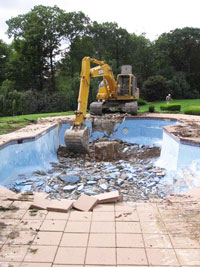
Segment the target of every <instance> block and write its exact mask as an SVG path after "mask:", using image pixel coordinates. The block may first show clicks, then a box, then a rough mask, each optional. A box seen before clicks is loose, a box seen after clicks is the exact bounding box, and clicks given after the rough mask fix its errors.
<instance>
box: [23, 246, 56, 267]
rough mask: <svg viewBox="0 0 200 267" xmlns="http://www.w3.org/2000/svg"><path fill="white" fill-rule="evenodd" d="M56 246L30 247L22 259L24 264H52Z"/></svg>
mask: <svg viewBox="0 0 200 267" xmlns="http://www.w3.org/2000/svg"><path fill="white" fill-rule="evenodd" d="M56 250H57V246H31V247H30V248H28V252H27V254H26V256H25V258H24V261H26V262H40V263H43V262H46V263H47V262H50V263H51V262H53V260H54V257H55V254H56Z"/></svg>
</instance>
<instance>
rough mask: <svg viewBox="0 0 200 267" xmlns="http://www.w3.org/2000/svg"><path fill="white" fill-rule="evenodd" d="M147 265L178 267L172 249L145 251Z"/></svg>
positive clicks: (148, 249)
mask: <svg viewBox="0 0 200 267" xmlns="http://www.w3.org/2000/svg"><path fill="white" fill-rule="evenodd" d="M146 252H147V258H148V261H149V264H152V265H174V266H179V263H178V261H177V258H176V254H175V252H174V250H173V249H164V248H163V249H155V248H154V249H150V248H147V249H146Z"/></svg>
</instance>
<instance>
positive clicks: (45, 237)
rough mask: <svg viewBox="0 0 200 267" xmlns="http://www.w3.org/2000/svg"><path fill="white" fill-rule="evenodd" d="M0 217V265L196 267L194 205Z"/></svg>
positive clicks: (199, 245) (197, 216) (199, 243)
mask: <svg viewBox="0 0 200 267" xmlns="http://www.w3.org/2000/svg"><path fill="white" fill-rule="evenodd" d="M29 204H30V203H29V202H24V201H15V202H13V203H12V202H11V201H4V206H5V205H7V206H8V207H9V205H14V206H17V207H19V209H18V210H14V211H1V213H0V228H1V233H0V247H1V250H0V266H1V267H5V266H7V267H8V266H9V267H11V266H13V267H16V266H17V267H18V266H21V267H25V266H26V267H39V266H41V267H50V266H52V267H58V266H60V267H62V266H63V267H64V266H68V267H69V266H73V267H78V266H79V267H83V266H85V267H89V266H90V267H92V266H95V267H98V266H126V267H128V266H140V267H141V266H157V267H161V266H168V267H173V266H184V267H186V266H200V201H197V200H194V199H192V198H191V199H190V198H189V199H188V198H183V197H179V198H176V197H174V198H173V199H171V200H170V201H169V200H168V201H166V202H165V203H163V202H159V201H158V202H154V203H153V202H148V203H115V204H99V205H98V206H96V207H95V208H94V210H93V212H81V211H75V210H71V211H69V212H68V213H61V212H52V211H46V210H44V211H42V210H38V211H36V212H33V211H32V210H28V207H29Z"/></svg>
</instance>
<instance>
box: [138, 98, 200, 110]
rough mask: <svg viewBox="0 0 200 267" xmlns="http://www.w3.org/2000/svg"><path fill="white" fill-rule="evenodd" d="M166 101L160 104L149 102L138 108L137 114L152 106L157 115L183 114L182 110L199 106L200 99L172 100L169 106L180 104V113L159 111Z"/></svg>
mask: <svg viewBox="0 0 200 267" xmlns="http://www.w3.org/2000/svg"><path fill="white" fill-rule="evenodd" d="M165 104H166V101H162V102H151V103H148V104H147V105H144V106H139V111H138V113H144V112H148V110H149V106H151V105H153V106H154V107H155V112H158V113H184V109H185V108H187V107H189V106H200V99H186V100H172V101H171V102H170V104H180V105H181V111H180V112H172V111H170V112H169V111H163V110H161V109H160V106H162V105H165Z"/></svg>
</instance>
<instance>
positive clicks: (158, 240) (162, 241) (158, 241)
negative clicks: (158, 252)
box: [143, 234, 172, 248]
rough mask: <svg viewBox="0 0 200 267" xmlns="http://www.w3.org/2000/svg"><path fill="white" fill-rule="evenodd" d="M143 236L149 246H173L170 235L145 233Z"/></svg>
mask: <svg viewBox="0 0 200 267" xmlns="http://www.w3.org/2000/svg"><path fill="white" fill-rule="evenodd" d="M143 238H144V243H145V246H146V247H148V248H172V245H171V242H170V239H169V236H168V235H159V234H143Z"/></svg>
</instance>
